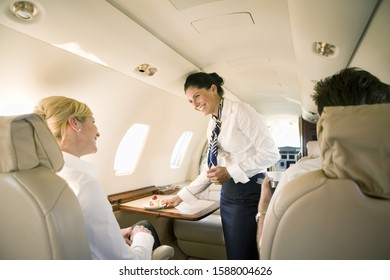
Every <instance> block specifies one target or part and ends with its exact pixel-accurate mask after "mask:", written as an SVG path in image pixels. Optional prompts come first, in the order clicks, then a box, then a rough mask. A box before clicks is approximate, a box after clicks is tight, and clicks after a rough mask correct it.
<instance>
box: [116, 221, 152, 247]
mask: <svg viewBox="0 0 390 280" xmlns="http://www.w3.org/2000/svg"><path fill="white" fill-rule="evenodd" d="M121 232H122V236H123V239H124V240H125V242H126V244H127V245H129V246H131V244H132V243H133V239H134V235H136V234H137V233H138V232H145V233H149V234H152V233H151V232H150V230H149V229H147V228H146V227H144V226H142V225H135V226H134V227H128V228H123V229H121Z"/></svg>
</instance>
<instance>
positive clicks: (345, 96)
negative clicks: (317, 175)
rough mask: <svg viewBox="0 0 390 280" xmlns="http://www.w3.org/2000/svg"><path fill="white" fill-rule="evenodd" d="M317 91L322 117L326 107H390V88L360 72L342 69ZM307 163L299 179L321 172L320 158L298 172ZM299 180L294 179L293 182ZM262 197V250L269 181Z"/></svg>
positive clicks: (258, 241)
mask: <svg viewBox="0 0 390 280" xmlns="http://www.w3.org/2000/svg"><path fill="white" fill-rule="evenodd" d="M314 90H315V93H314V94H313V96H312V97H313V100H314V102H315V103H316V105H317V109H318V113H319V114H320V115H321V114H322V111H323V109H324V107H325V106H353V105H363V104H380V103H390V86H389V85H388V84H385V83H383V82H381V81H380V80H379V79H378V78H377V77H375V76H374V75H372V74H371V73H369V72H367V71H364V70H362V69H358V68H346V69H343V70H341V71H340V72H339V73H337V74H335V75H333V76H330V77H327V78H325V79H323V80H321V81H319V82H318V83H317V84H316V85H315V87H314ZM306 163H307V162H306ZM306 163H305V161H303V162H301V163H297V164H296V165H295V166H294V169H293V170H292V171H298V172H299V174H298V176H300V175H302V174H304V173H307V172H309V171H313V170H316V169H320V168H321V165H322V161H321V158H319V159H318V162H314V164H313V165H312V166H311V167H310V166H309V168H305V169H304V170H303V171H304V172H302V170H299V168H300V165H306ZM310 168H312V169H310ZM291 173H292V172H291V171H289V172H288V174H290V175H291ZM296 177H297V176H294V175H292V176H291V179H293V178H296ZM288 181H289V180H288V178H283V177H282V180H281V182H279V184H278V187H277V189H276V190H275V192H278V191H280V190H281V189H282V188H283V187H284V186H285V184H286V183H287V182H288ZM261 193H262V195H261V197H260V201H259V204H258V215H257V217H258V227H257V243H258V246H259V247H258V249H259V250H260V240H261V236H262V230H263V223H264V218H265V213H266V211H267V208H268V205H269V202H270V200H271V197H272V192H271V188H270V186H269V179H268V178H265V180H264V181H263V184H262V191H261Z"/></svg>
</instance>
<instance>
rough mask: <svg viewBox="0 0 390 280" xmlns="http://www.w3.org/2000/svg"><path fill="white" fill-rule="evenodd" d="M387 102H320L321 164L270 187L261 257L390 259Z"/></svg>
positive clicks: (389, 116) (389, 121)
mask: <svg viewBox="0 0 390 280" xmlns="http://www.w3.org/2000/svg"><path fill="white" fill-rule="evenodd" d="M389 128H390V105H389V104H380V105H365V106H347V107H327V108H325V110H324V112H323V114H322V116H321V118H320V120H319V122H318V124H317V134H318V139H319V144H320V148H321V157H322V160H323V165H322V170H317V171H313V172H310V173H307V174H305V175H302V176H301V177H298V178H296V179H294V180H293V181H291V182H290V183H288V184H286V185H285V186H284V188H282V189H279V190H278V191H277V192H275V194H274V196H273V198H272V200H271V203H270V205H269V208H268V211H267V215H266V218H265V224H264V228H263V236H262V240H261V242H260V246H261V250H260V255H261V259H336V260H338V259H390V242H389V236H390V165H389V159H390V133H389Z"/></svg>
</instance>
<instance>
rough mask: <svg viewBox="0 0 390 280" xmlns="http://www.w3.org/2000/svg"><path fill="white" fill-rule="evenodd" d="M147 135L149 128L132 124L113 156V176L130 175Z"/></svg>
mask: <svg viewBox="0 0 390 280" xmlns="http://www.w3.org/2000/svg"><path fill="white" fill-rule="evenodd" d="M148 133H149V126H148V125H145V124H134V125H132V126H131V127H130V128H129V130H128V131H127V132H126V134H125V136H124V137H123V138H122V140H121V142H120V144H119V147H118V150H117V151H116V155H115V163H114V171H115V175H129V174H132V173H133V172H134V170H135V167H136V166H137V163H138V161H139V158H140V156H141V153H142V150H143V148H144V146H145V142H146V138H147V136H148Z"/></svg>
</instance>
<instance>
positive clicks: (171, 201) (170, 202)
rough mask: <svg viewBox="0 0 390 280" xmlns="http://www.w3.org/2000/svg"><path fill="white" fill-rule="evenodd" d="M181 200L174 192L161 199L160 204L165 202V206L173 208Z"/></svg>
mask: <svg viewBox="0 0 390 280" xmlns="http://www.w3.org/2000/svg"><path fill="white" fill-rule="evenodd" d="M182 202H183V200H182V199H181V198H180V197H179V196H178V195H177V194H176V195H171V196H168V197H167V198H164V199H162V200H161V203H162V204H165V208H173V207H176V206H177V205H179V204H180V203H182Z"/></svg>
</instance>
